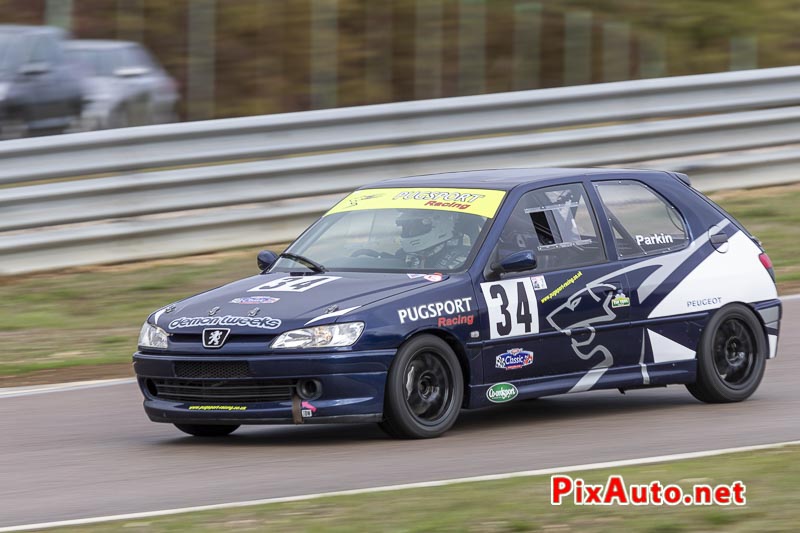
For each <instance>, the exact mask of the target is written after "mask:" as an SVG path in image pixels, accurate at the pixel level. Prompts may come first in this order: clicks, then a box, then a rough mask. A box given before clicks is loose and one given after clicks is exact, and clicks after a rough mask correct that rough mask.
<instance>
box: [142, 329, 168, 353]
mask: <svg viewBox="0 0 800 533" xmlns="http://www.w3.org/2000/svg"><path fill="white" fill-rule="evenodd" d="M139 346H141V347H142V348H160V349H162V350H165V349H166V348H167V332H166V331H164V330H163V329H161V328H160V327H158V326H154V325H152V324H150V323H149V322H145V323H144V324H143V325H142V330H141V331H140V332H139Z"/></svg>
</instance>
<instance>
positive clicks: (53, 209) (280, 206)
mask: <svg viewBox="0 0 800 533" xmlns="http://www.w3.org/2000/svg"><path fill="white" fill-rule="evenodd" d="M796 143H800V67H786V68H778V69H763V70H754V71H739V72H731V73H721V74H708V75H699V76H685V77H675V78H662V79H653V80H639V81H627V82H616V83H607V84H596V85H591V86H577V87H568V88H561V89H543V90H536V91H522V92H514V93H505V94H495V95H482V96H471V97H458V98H448V99H437V100H426V101H416V102H406V103H397V104H382V105H375V106H364V107H355V108H340V109H333V110H321V111H309V112H302V113H290V114H283V115H268V116H261V117H248V118H238V119H225V120H216V121H206V122H194V123H187V124H172V125H162V126H148V127H142V128H128V129H122V130H112V131H105V132H92V133H78V134H71V135H62V136H58V137H43V138H35V139H22V140H14V141H5V142H2V143H0V161H2V164H0V187H2V188H0V213H2V217H0V273H2V274H13V273H20V272H30V271H35V270H47V269H54V268H61V267H65V266H74V265H83V264H94V263H106V262H117V261H128V260H133V259H142V258H151V257H160V256H167V255H181V254H188V253H195V252H202V251H210V250H218V249H221V248H229V247H235V246H245V245H256V244H264V245H266V244H275V243H280V242H286V241H288V240H290V239H292V238H293V237H294V236H296V235H297V234H298V233H299V232H300V231H301V230H302V229H303V228H304V227H305V226H307V225H308V224H309V223H310V222H311V221H313V220H314V219H315V218H316V217H317V216H319V214H321V213H322V212H324V211H325V210H326V209H327V208H328V207H329V206H330V205H332V204H333V203H334V202H335V201H336V200H337V199H338V198H339V197H341V195H342V194H343V193H345V192H347V191H349V190H351V189H353V188H355V187H357V186H359V185H362V184H365V183H369V182H372V181H376V180H378V179H383V178H390V177H399V176H404V175H411V174H424V173H431V172H444V171H454V170H466V169H474V168H500V167H527V166H602V165H617V166H619V165H625V166H641V165H643V164H644V163H649V164H647V165H646V166H651V167H657V168H664V169H671V170H680V171H685V172H688V173H689V174H690V177H692V179H693V181H694V183H695V185H696V186H697V187H698V188H700V189H701V190H709V189H719V188H728V187H747V186H755V185H761V184H767V183H782V182H789V181H795V180H797V179H798V176H797V170H796V169H797V162H798V160H800V149H797V148H795V147H794V146H793V145H794V144H796Z"/></svg>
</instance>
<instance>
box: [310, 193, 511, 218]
mask: <svg viewBox="0 0 800 533" xmlns="http://www.w3.org/2000/svg"><path fill="white" fill-rule="evenodd" d="M505 194H506V193H505V192H504V191H495V190H491V189H457V188H456V189H453V188H447V187H443V188H439V187H435V188H433V187H431V188H429V187H424V188H416V187H408V188H399V189H362V190H360V191H355V192H353V193H351V194H350V195H349V196H347V197H346V198H345V199H344V200H342V201H341V202H339V203H338V204H336V205H335V206H334V207H333V209H331V210H330V211H328V212H327V213H325V215H326V216H327V215H332V214H334V213H341V212H344V211H363V210H367V209H397V208H403V207H405V208H409V209H435V210H439V211H456V212H458V213H470V214H472V215H479V216H482V217H486V218H493V217H494V215H495V214H496V213H497V208H498V207H500V202H502V201H503V197H504V196H505Z"/></svg>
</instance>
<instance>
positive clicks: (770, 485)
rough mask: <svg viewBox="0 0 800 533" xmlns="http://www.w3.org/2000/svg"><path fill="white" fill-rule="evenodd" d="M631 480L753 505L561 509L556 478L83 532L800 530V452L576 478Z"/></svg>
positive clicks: (222, 513)
mask: <svg viewBox="0 0 800 533" xmlns="http://www.w3.org/2000/svg"><path fill="white" fill-rule="evenodd" d="M612 474H621V475H622V476H623V477H624V479H625V482H626V483H627V484H633V483H637V484H638V483H641V484H649V483H650V482H652V481H655V480H658V481H660V482H661V484H662V485H668V484H673V483H674V484H678V485H679V486H680V487H681V488H682V489H683V490H684V492H686V491H688V490H689V489H690V487H691V486H692V485H693V484H696V483H704V484H709V485H711V486H715V485H717V484H730V483H733V482H734V481H737V480H741V481H742V482H743V483H744V484H745V486H746V488H747V490H746V497H747V504H746V505H744V506H740V507H739V506H730V507H723V506H704V507H687V506H683V505H679V506H676V507H670V506H627V507H625V506H607V507H598V506H576V505H574V504H573V503H572V500H571V499H567V500H565V503H563V504H562V505H561V506H558V507H556V506H551V505H550V503H549V498H550V486H549V482H550V477H549V476H536V477H525V478H515V479H508V480H503V481H485V482H472V483H460V484H456V485H448V486H444V487H436V488H424V489H408V490H402V491H396V492H390V493H371V494H362V495H353V496H336V497H326V498H320V499H315V500H307V501H300V502H292V503H283V504H268V505H260V506H253V507H242V508H238V509H226V510H217V511H204V512H195V513H187V514H180V515H173V516H168V517H160V518H152V519H150V518H148V519H138V520H129V521H121V522H110V523H105V524H97V525H94V526H81V527H80V528H61V529H57V530H55V531H57V532H58V533H64V532H73V531H75V532H77V531H85V532H88V533H99V532H105V531H119V530H121V529H125V530H130V531H137V530H138V531H148V532H162V531H163V532H168V531H232V532H245V531H311V532H315V531H326V532H327V531H330V532H350V531H403V532H417V531H420V532H421V531H459V532H460V531H474V532H519V531H597V532H615V533H616V532H618V531H622V530H624V531H646V532H653V533H656V532H658V533H666V532H682V531H727V532H750V531H752V532H761V531H796V530H797V524H798V523H800V507H798V505H797V496H796V494H795V492H794V491H795V487H796V484H797V480H798V479H800V447H798V446H792V447H784V448H778V449H772V450H761V451H757V452H747V453H738V454H731V455H722V456H717V457H713V458H711V459H709V458H704V459H694V460H688V461H679V462H672V463H659V464H653V465H645V466H635V467H624V468H615V469H606V470H596V471H588V472H583V473H578V472H574V473H570V474H569V475H570V476H572V477H573V478H578V477H580V478H583V479H584V480H585V481H586V483H604V482H605V481H606V480H607V479H608V476H609V475H612Z"/></svg>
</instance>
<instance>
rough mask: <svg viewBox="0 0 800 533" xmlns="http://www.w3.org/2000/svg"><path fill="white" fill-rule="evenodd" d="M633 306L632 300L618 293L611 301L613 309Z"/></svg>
mask: <svg viewBox="0 0 800 533" xmlns="http://www.w3.org/2000/svg"><path fill="white" fill-rule="evenodd" d="M630 306H631V299H630V298H628V297H627V296H625V294H624V293H617V294H615V295H614V298H612V300H611V308H612V309H616V308H618V307H630Z"/></svg>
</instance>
